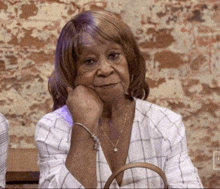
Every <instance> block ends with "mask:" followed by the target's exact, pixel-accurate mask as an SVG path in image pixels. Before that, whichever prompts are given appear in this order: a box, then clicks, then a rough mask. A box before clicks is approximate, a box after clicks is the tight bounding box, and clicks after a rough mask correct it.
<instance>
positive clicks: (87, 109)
mask: <svg viewBox="0 0 220 189" xmlns="http://www.w3.org/2000/svg"><path fill="white" fill-rule="evenodd" d="M67 92H68V98H67V101H66V104H67V107H68V108H69V110H70V112H71V114H72V118H73V120H74V122H75V123H76V122H79V123H82V124H84V125H85V126H86V127H88V128H89V129H91V130H92V131H94V128H91V127H94V126H95V125H97V124H96V123H98V120H99V118H100V117H101V115H102V111H103V102H102V100H101V99H100V98H99V96H98V95H97V93H96V92H95V91H94V90H92V89H91V88H88V87H85V86H82V85H79V86H77V87H76V88H75V89H72V88H71V87H67Z"/></svg>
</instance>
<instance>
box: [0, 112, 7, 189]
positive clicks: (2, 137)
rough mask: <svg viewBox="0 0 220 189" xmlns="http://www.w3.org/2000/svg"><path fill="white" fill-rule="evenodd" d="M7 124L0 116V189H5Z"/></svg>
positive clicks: (0, 115)
mask: <svg viewBox="0 0 220 189" xmlns="http://www.w3.org/2000/svg"><path fill="white" fill-rule="evenodd" d="M8 131H9V122H8V120H7V119H6V118H5V117H4V116H3V115H2V114H0V187H2V188H5V175H6V169H7V154H8V143H9V139H8V138H9V137H8Z"/></svg>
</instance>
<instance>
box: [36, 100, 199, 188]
mask: <svg viewBox="0 0 220 189" xmlns="http://www.w3.org/2000/svg"><path fill="white" fill-rule="evenodd" d="M135 101H136V109H135V117H134V122H133V126H132V132H131V140H130V146H129V152H128V157H127V163H131V162H148V163H152V164H154V165H156V166H158V167H160V168H161V169H162V170H163V171H164V172H165V174H166V176H167V179H168V183H169V185H170V186H171V187H172V188H203V186H202V184H201V181H200V178H199V176H198V172H197V169H196V168H195V167H194V166H193V164H192V162H191V160H190V157H189V155H188V151H187V143H186V135H185V127H184V124H183V122H182V118H181V116H180V115H178V114H176V113H174V112H172V111H171V110H169V109H166V108H162V107H159V106H157V105H155V104H152V103H149V102H147V101H143V100H140V99H135ZM72 125H73V120H72V118H71V115H70V112H69V110H68V108H67V106H63V107H61V108H59V109H57V110H56V111H54V112H52V113H49V114H47V115H45V116H44V117H43V118H41V120H40V121H39V122H38V124H37V126H36V133H35V140H36V142H37V146H38V149H39V166H40V182H39V187H41V188H84V187H83V186H82V185H81V183H79V182H78V181H77V180H76V179H75V178H74V177H73V176H72V175H71V173H70V172H69V171H68V170H67V168H66V167H65V161H66V157H67V154H68V151H69V149H70V139H71V129H72ZM96 159H97V160H96V163H97V180H98V188H103V187H104V184H105V182H106V181H107V179H108V177H109V176H110V175H111V174H112V172H111V169H110V167H109V166H108V163H107V161H106V158H105V156H104V153H103V150H102V149H100V150H99V151H98V152H97V158H96ZM161 186H163V184H162V180H161V179H160V177H159V176H158V175H157V173H155V172H153V171H151V170H146V169H143V168H132V169H130V170H127V171H125V172H124V177H123V182H122V186H121V188H146V187H150V188H159V187H161ZM111 187H113V188H119V186H118V184H117V182H116V181H113V183H112V185H111Z"/></svg>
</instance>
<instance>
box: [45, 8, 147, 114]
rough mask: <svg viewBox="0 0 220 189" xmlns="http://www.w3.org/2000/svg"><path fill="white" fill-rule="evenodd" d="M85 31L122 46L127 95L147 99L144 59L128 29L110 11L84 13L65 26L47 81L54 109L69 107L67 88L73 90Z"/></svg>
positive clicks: (97, 37) (96, 37) (99, 38)
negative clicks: (126, 63)
mask: <svg viewBox="0 0 220 189" xmlns="http://www.w3.org/2000/svg"><path fill="white" fill-rule="evenodd" d="M85 32H86V33H89V34H90V35H91V36H92V37H93V38H94V39H96V40H99V41H101V42H104V41H106V40H107V41H114V42H116V43H118V44H119V45H121V47H122V49H123V51H124V54H125V57H126V59H127V62H128V68H129V74H130V85H129V88H128V95H130V97H132V96H133V97H136V98H141V99H146V98H147V97H148V94H149V87H148V84H147V83H146V81H145V73H146V64H145V59H144V57H143V55H142V54H141V52H140V50H139V48H138V45H137V43H136V41H135V37H134V35H133V34H132V31H131V29H130V28H129V26H128V25H127V24H125V23H124V22H123V21H122V20H121V19H119V18H118V17H117V16H115V15H114V14H112V13H110V12H108V11H103V10H102V11H100V10H99V11H85V12H82V13H80V14H78V15H76V16H75V17H74V18H72V19H71V20H70V21H69V22H67V23H66V25H65V26H64V27H63V29H62V31H61V34H60V36H59V39H58V42H57V48H56V56H55V70H54V72H53V73H52V74H51V76H50V78H49V82H48V89H49V92H50V94H51V95H52V97H53V101H54V105H53V110H56V109H57V108H59V107H61V106H63V105H65V104H66V100H67V95H68V94H67V91H66V87H67V86H72V87H73V88H74V83H75V79H76V76H77V67H76V62H77V59H78V57H79V55H80V45H81V43H82V36H83V35H82V34H83V33H85Z"/></svg>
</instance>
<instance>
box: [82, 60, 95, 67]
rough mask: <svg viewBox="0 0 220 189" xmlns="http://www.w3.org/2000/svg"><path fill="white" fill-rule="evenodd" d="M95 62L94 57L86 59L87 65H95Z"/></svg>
mask: <svg viewBox="0 0 220 189" xmlns="http://www.w3.org/2000/svg"><path fill="white" fill-rule="evenodd" d="M95 63H96V61H95V60H94V59H92V58H88V59H86V60H85V61H84V64H85V65H86V66H93V65H94V64H95Z"/></svg>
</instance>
